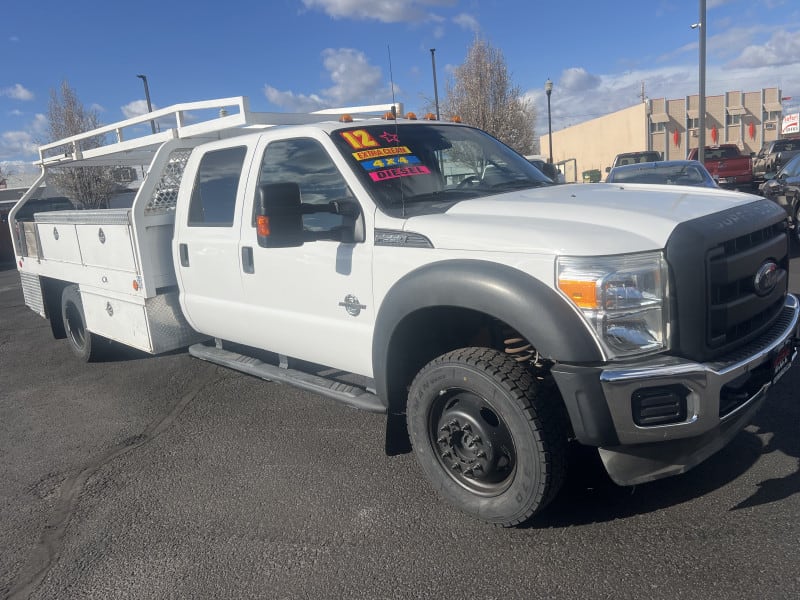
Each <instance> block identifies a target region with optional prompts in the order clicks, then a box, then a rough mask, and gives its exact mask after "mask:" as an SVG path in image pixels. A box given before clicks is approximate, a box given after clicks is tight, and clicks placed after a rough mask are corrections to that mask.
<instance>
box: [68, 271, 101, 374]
mask: <svg viewBox="0 0 800 600" xmlns="http://www.w3.org/2000/svg"><path fill="white" fill-rule="evenodd" d="M61 318H62V321H63V323H64V332H65V333H66V334H67V341H68V342H69V347H70V349H71V350H72V352H73V353H74V354H75V355H77V356H78V358H80V359H81V360H83V361H85V362H93V361H96V360H98V359H99V358H100V357H101V355H102V353H103V352H102V349H101V346H102V342H103V340H102V339H101V338H100V336H97V335H95V334H93V333H92V332H90V331H89V330H88V329H86V316H85V315H84V312H83V302H82V301H81V295H80V292H79V291H78V286H77V285H68V286H67V287H65V288H64V291H63V292H61Z"/></svg>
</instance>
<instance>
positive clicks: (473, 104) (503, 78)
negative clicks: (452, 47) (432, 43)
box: [443, 37, 536, 154]
mask: <svg viewBox="0 0 800 600" xmlns="http://www.w3.org/2000/svg"><path fill="white" fill-rule="evenodd" d="M443 108H444V113H445V114H447V115H449V116H454V115H458V116H459V117H461V120H462V122H464V123H467V124H469V125H474V126H475V127H479V128H481V129H483V130H484V131H487V132H489V133H491V134H492V135H493V136H494V137H496V138H497V139H499V140H500V141H501V142H503V143H505V144H507V145H509V146H511V147H512V148H513V149H514V150H516V151H517V152H519V153H520V154H531V153H532V152H533V149H534V146H535V135H534V122H535V120H536V111H535V109H534V107H533V105H532V104H531V102H530V101H528V100H526V99H525V98H524V97H523V96H522V93H521V92H520V88H519V86H516V85H513V84H512V82H511V77H510V75H509V73H508V67H507V65H506V61H505V58H504V57H503V53H502V52H501V51H500V50H499V49H497V48H493V47H492V46H490V45H489V43H488V42H487V41H486V40H483V39H481V38H480V37H476V38H475V40H474V41H473V42H472V45H471V46H470V48H469V50H468V51H467V58H466V60H465V61H464V63H463V64H461V65H460V66H458V67H456V69H455V71H454V73H453V75H452V77H451V78H450V79H449V80H448V82H447V97H446V98H445V101H444V104H443Z"/></svg>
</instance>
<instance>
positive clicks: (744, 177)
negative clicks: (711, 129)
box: [687, 144, 753, 192]
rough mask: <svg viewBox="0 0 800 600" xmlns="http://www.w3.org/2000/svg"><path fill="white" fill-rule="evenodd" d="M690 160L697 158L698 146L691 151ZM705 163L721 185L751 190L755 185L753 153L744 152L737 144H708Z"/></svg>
mask: <svg viewBox="0 0 800 600" xmlns="http://www.w3.org/2000/svg"><path fill="white" fill-rule="evenodd" d="M687 158H688V159H689V160H697V148H692V149H691V150H690V151H689V156H687ZM703 161H704V164H705V166H706V169H708V172H709V173H711V176H712V177H713V178H714V179H716V180H717V183H719V185H720V187H723V188H728V189H736V190H741V191H744V192H749V191H751V190H752V187H753V160H752V155H750V154H742V151H741V150H739V146H737V145H736V144H721V145H719V146H706V147H705V150H704V157H703Z"/></svg>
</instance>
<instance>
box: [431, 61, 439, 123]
mask: <svg viewBox="0 0 800 600" xmlns="http://www.w3.org/2000/svg"><path fill="white" fill-rule="evenodd" d="M435 52H436V48H431V66H432V67H433V99H434V102H435V103H436V120H437V121H438V120H439V88H437V87H436V57H435V56H434V53H435Z"/></svg>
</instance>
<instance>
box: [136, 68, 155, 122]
mask: <svg viewBox="0 0 800 600" xmlns="http://www.w3.org/2000/svg"><path fill="white" fill-rule="evenodd" d="M137 77H138V78H139V79H141V80H142V82H143V83H144V98H145V100H147V112H149V113H151V112H153V105H152V104H150V88H149V87H148V86H147V75H137ZM150 128H151V129H152V130H153V133H155V132H156V122H155V121H150Z"/></svg>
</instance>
